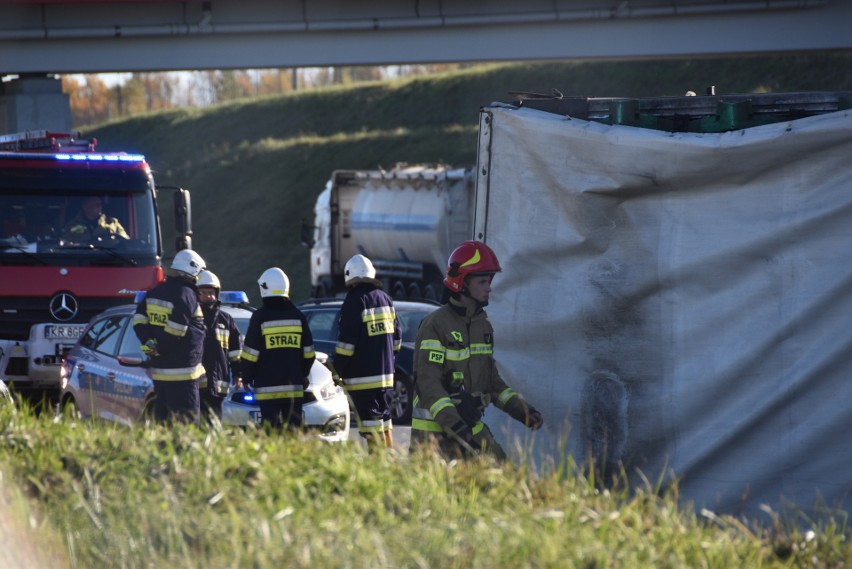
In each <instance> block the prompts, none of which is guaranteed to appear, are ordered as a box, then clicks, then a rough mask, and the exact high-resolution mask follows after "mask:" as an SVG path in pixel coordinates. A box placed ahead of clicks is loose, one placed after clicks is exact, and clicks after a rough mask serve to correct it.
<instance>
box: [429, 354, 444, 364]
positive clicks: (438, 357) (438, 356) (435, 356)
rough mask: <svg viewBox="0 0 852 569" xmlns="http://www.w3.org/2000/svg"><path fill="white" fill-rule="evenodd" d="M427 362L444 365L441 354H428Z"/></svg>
mask: <svg viewBox="0 0 852 569" xmlns="http://www.w3.org/2000/svg"><path fill="white" fill-rule="evenodd" d="M429 361H430V362H435V363H436V364H442V363H444V354H443V353H442V352H429Z"/></svg>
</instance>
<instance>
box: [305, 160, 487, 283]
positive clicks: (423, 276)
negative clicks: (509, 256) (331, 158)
mask: <svg viewBox="0 0 852 569" xmlns="http://www.w3.org/2000/svg"><path fill="white" fill-rule="evenodd" d="M473 190H474V177H473V170H472V169H470V168H468V169H465V168H450V167H448V166H442V165H437V166H435V165H419V166H403V165H399V166H397V167H395V168H394V169H392V170H388V171H385V170H335V171H334V172H333V173H332V175H331V179H330V180H329V181H328V183H327V184H326V187H325V190H323V192H322V193H320V195H319V197H318V198H317V201H316V205H315V208H314V225H313V226H305V227H304V228H303V239H302V241H303V243H304V244H305V245H307V246H309V247H310V248H311V290H312V295H313V296H314V297H316V298H322V297H327V296H335V295H337V294H341V293H344V292H345V290H346V288H345V285H344V282H343V281H344V279H343V267H344V266H345V264H346V261H348V260H349V259H350V258H351V257H352V255H355V254H358V253H360V254H362V255H366V256H367V257H369V258H370V260H371V261H372V262H373V264H374V265H375V267H376V277H377V278H378V279H380V280H381V281H382V282H383V283H384V287H385V290H387V291H388V292H389V293H390V294H391V295H392V296H393V297H394V298H426V299H430V300H439V299H440V296H441V288H442V286H443V285H442V284H441V281H442V279H443V273H444V270H445V269H446V262H447V258H448V257H449V254H450V252H451V251H452V249H453V247H455V245H457V244H458V243H459V242H460V241H464V240H466V239H470V237H471V226H472V221H471V219H472V214H473V210H472V203H473Z"/></svg>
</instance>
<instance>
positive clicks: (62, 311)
mask: <svg viewBox="0 0 852 569" xmlns="http://www.w3.org/2000/svg"><path fill="white" fill-rule="evenodd" d="M78 308H79V306H78V304H77V299H76V298H74V295H72V294H70V293H67V292H60V293H59V294H57V295H56V296H54V297H53V298H51V299H50V314H51V316H53V317H54V318H56V319H57V320H59V321H60V322H67V321H68V320H71V319H72V318H74V317H75V316H77V310H78Z"/></svg>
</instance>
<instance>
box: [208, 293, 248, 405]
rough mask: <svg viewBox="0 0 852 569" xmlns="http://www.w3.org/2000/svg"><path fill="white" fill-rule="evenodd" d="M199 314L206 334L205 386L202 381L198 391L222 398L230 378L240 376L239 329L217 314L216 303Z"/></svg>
mask: <svg viewBox="0 0 852 569" xmlns="http://www.w3.org/2000/svg"><path fill="white" fill-rule="evenodd" d="M201 310H202V312H203V313H204V328H205V329H206V331H207V334H206V336H205V338H204V357H203V358H202V363H203V364H204V371H205V372H206V375H207V382H206V383H204V382H203V381H202V385H201V387H207V388H209V389H210V391H211V392H212V393H215V394H217V395H221V396H224V395H225V394H226V393H227V392H228V387H229V386H230V384H231V374H233V375H234V377H239V376H240V369H239V368H240V353H241V352H242V349H241V348H240V329H239V328H237V323H236V322H234V318H233V317H232V316H231V315H230V314H228V313H227V312H222V310H220V304H219V302H215V303H213V305H212V306H211V307H210V308H205V307H204V306H202V307H201Z"/></svg>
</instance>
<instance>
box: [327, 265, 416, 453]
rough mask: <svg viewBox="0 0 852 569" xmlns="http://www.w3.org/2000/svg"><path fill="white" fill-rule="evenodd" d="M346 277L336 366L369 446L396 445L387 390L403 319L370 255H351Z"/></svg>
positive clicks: (359, 430) (391, 446) (390, 386)
mask: <svg viewBox="0 0 852 569" xmlns="http://www.w3.org/2000/svg"><path fill="white" fill-rule="evenodd" d="M344 279H345V284H346V287H347V288H348V289H349V290H348V291H347V293H346V298H345V299H344V300H343V306H341V308H340V317H339V324H338V337H337V345H336V346H335V348H334V367H335V370H336V371H337V373H339V374H340V377H341V378H342V380H343V386H344V388H345V389H346V391H347V393H348V394H349V398H350V399H351V400H352V404H353V406H354V407H355V412H356V413H357V419H358V433H359V434H360V435H361V437H363V438H364V440H366V442H367V448H368V449H369V450H375V449H378V448H380V447H387V448H393V424H392V422H391V412H390V409H389V408H388V403H387V400H386V399H385V395H386V394H387V392H388V391H390V390H391V389H393V375H394V361H395V357H396V352H398V351H399V349H400V347H401V346H402V330H401V329H400V325H399V319H398V318H397V317H396V312H395V311H394V307H393V300H392V299H391V297H390V296H389V295H388V294H387V293H386V292H385V291H383V290H382V283H381V281H379V280H377V279H376V269H375V267H374V266H373V263H372V261H370V259H368V258H367V257H365V256H364V255H355V256H353V257H352V258H351V259H349V261H348V262H347V263H346V265H345V267H344Z"/></svg>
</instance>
